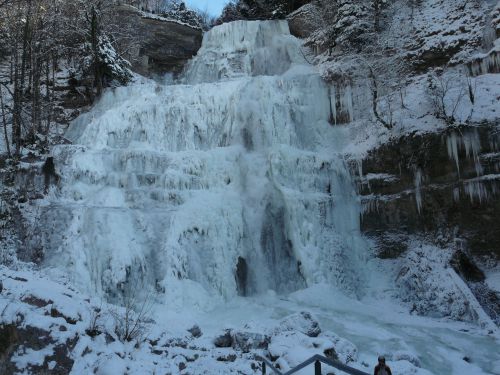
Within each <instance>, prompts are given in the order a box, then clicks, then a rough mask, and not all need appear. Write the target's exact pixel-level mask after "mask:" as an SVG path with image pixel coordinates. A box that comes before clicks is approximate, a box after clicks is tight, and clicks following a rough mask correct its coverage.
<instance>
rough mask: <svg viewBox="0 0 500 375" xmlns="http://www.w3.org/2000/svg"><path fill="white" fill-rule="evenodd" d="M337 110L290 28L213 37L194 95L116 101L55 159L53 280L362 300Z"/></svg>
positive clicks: (190, 295)
mask: <svg viewBox="0 0 500 375" xmlns="http://www.w3.org/2000/svg"><path fill="white" fill-rule="evenodd" d="M329 95H330V94H329V89H328V86H327V85H326V84H325V83H324V82H323V81H322V79H321V78H320V76H319V75H318V74H317V73H316V71H315V70H314V69H313V68H312V67H311V66H309V65H308V63H307V62H306V61H305V59H304V57H303V54H302V52H301V45H300V43H299V41H298V40H296V39H295V38H294V37H292V36H291V35H290V33H289V30H288V25H287V23H286V22H285V21H265V22H264V21H256V22H243V21H238V22H233V23H229V24H224V25H221V26H218V27H216V28H214V29H212V30H211V31H210V32H208V33H207V34H206V35H205V38H204V41H203V46H202V48H201V50H200V51H199V54H198V56H197V57H196V58H194V59H193V61H191V62H190V64H189V66H188V69H187V72H186V74H185V78H184V83H183V84H177V85H160V84H158V83H156V82H153V81H149V80H143V81H140V82H137V83H135V84H133V85H130V86H128V87H121V88H117V89H114V90H110V91H109V92H107V93H106V94H105V95H104V96H103V98H102V99H101V100H100V102H99V103H98V104H97V105H96V106H95V108H94V109H93V110H92V111H91V112H90V113H87V114H85V115H82V116H81V117H79V118H78V119H77V120H76V121H75V122H74V123H73V124H72V125H71V126H70V129H69V130H68V132H67V135H66V136H67V138H68V139H70V140H71V141H72V142H73V144H72V145H62V146H57V147H56V148H55V149H54V156H55V160H56V165H57V167H58V173H59V174H60V175H61V178H62V179H61V184H60V187H59V188H58V189H53V190H52V191H51V192H50V197H49V198H50V199H49V202H48V203H47V204H46V205H45V206H43V207H41V210H42V211H43V213H42V215H41V217H42V219H43V220H42V222H41V224H40V228H44V234H42V236H43V241H44V242H45V244H46V247H47V248H48V249H51V250H50V251H48V252H47V253H46V255H45V263H46V265H47V266H51V267H56V268H61V269H63V270H65V271H66V272H67V273H68V274H69V276H70V278H71V279H72V281H73V282H74V283H75V284H76V285H77V286H79V287H80V288H82V289H84V290H85V291H88V292H90V293H98V294H101V295H105V296H107V297H108V298H110V299H113V298H119V295H120V290H121V289H123V288H124V287H125V286H126V285H128V284H130V283H135V284H137V283H138V282H140V285H148V286H150V287H151V288H156V289H157V290H158V291H159V292H160V293H159V295H160V297H159V299H162V298H165V303H167V302H169V301H170V302H171V301H172V300H174V299H176V298H177V299H179V298H181V299H182V300H183V301H185V303H193V301H200V300H203V298H205V296H210V297H209V298H213V296H219V297H222V298H225V299H228V298H231V297H233V296H236V295H238V294H239V295H249V294H255V293H262V292H265V291H267V290H269V289H272V290H275V291H277V292H278V293H286V292H290V291H294V290H297V289H301V288H304V287H306V286H309V285H312V284H315V283H328V284H331V285H332V286H333V287H335V288H339V289H342V290H343V291H346V292H347V293H350V294H360V293H362V290H363V277H362V276H361V275H362V273H361V272H360V268H362V267H363V265H364V251H365V248H364V243H363V240H362V238H361V235H360V229H359V211H360V207H359V202H358V197H357V195H356V193H355V190H354V187H353V184H352V182H351V178H350V174H349V171H348V169H347V167H346V165H345V163H344V161H343V160H342V157H341V156H339V154H338V150H339V149H340V146H341V144H342V136H341V134H340V133H339V130H338V128H336V127H335V126H332V125H331V124H330V123H329V122H328V120H329V118H330V116H331V113H330V112H331V108H330V98H329ZM132 285H133V284H132ZM162 296H164V297H162Z"/></svg>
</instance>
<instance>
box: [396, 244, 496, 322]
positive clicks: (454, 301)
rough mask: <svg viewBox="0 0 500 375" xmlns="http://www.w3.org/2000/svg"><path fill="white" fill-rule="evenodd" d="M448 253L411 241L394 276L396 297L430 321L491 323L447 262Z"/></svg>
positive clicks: (447, 251)
mask: <svg viewBox="0 0 500 375" xmlns="http://www.w3.org/2000/svg"><path fill="white" fill-rule="evenodd" d="M451 256H452V252H451V251H449V250H447V249H440V248H437V247H435V246H432V245H426V244H423V243H418V242H417V241H413V242H412V243H411V244H410V247H409V251H408V253H407V255H406V256H405V258H404V259H403V260H402V261H401V268H400V270H399V273H398V275H397V279H396V285H397V286H398V294H399V297H400V298H401V299H402V300H403V301H404V302H406V303H407V304H408V305H409V306H410V307H411V311H412V312H415V313H417V314H420V315H426V316H431V317H439V318H442V317H447V318H451V319H455V320H461V321H469V322H478V323H480V324H481V325H484V326H486V327H494V326H495V325H494V323H492V322H491V319H490V318H489V317H488V316H487V315H486V313H485V312H484V310H483V308H482V307H481V305H480V304H479V303H478V302H477V300H476V298H475V297H474V296H473V295H472V292H471V291H470V289H469V288H468V287H467V286H466V284H465V283H464V282H463V280H462V279H461V278H460V277H459V276H458V275H457V274H456V272H455V271H454V270H453V268H452V267H451V266H449V262H450V259H451Z"/></svg>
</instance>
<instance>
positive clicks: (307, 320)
mask: <svg viewBox="0 0 500 375" xmlns="http://www.w3.org/2000/svg"><path fill="white" fill-rule="evenodd" d="M287 331H297V332H301V333H303V334H304V335H306V336H309V337H318V336H319V334H320V333H321V328H320V326H319V323H318V321H317V320H316V319H315V318H314V317H313V316H312V315H311V313H309V312H306V311H302V312H300V313H297V314H293V315H290V316H288V317H286V318H284V319H283V320H281V322H280V323H279V325H278V327H276V329H275V330H274V333H275V334H278V333H281V332H287Z"/></svg>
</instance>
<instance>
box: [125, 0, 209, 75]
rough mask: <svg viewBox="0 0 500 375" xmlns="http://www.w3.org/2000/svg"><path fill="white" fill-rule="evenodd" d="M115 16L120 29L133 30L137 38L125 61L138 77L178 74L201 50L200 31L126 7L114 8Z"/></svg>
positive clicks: (201, 33)
mask: <svg viewBox="0 0 500 375" xmlns="http://www.w3.org/2000/svg"><path fill="white" fill-rule="evenodd" d="M117 12H118V14H119V17H118V18H119V19H120V20H121V22H123V25H124V27H133V30H134V36H135V38H137V44H136V45H137V47H136V48H134V49H132V50H131V51H129V52H128V55H126V57H127V59H129V60H130V62H131V63H132V70H134V71H135V72H137V73H139V74H142V75H146V76H152V75H155V74H164V73H174V74H177V73H180V72H181V71H182V69H183V68H184V65H185V63H186V62H187V61H188V60H189V59H191V57H193V56H194V55H196V53H197V52H198V49H199V48H200V46H201V41H202V37H203V31H202V30H201V29H199V28H196V27H192V26H189V25H187V24H184V23H182V22H178V21H175V20H168V19H165V18H161V17H151V18H150V17H148V16H146V15H145V14H143V13H142V12H140V11H139V10H137V9H136V8H134V7H131V6H127V5H121V6H118V7H117ZM131 25H132V26H131Z"/></svg>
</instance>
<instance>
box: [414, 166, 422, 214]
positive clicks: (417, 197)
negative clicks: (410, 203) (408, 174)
mask: <svg viewBox="0 0 500 375" xmlns="http://www.w3.org/2000/svg"><path fill="white" fill-rule="evenodd" d="M422 180H423V178H422V171H421V170H420V168H417V170H416V172H415V201H416V203H417V211H418V213H419V214H420V213H421V211H422V190H421V187H422Z"/></svg>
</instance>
